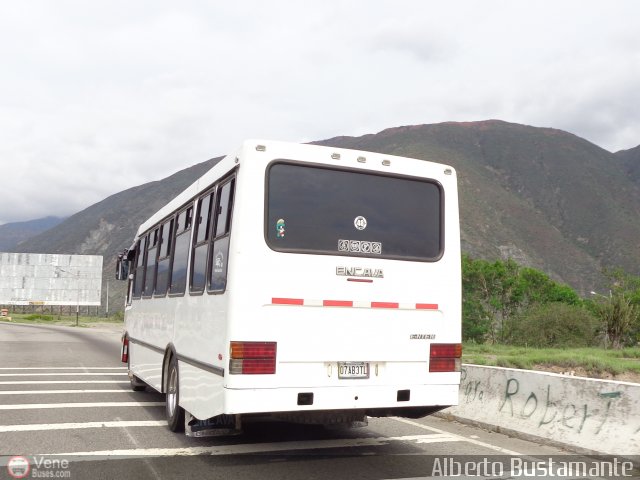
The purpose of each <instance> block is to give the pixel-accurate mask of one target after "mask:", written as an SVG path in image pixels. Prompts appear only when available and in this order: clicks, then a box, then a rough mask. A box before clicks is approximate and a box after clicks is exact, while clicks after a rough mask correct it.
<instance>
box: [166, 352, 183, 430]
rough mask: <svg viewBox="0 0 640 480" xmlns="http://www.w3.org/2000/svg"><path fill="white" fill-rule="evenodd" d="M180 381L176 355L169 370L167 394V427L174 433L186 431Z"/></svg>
mask: <svg viewBox="0 0 640 480" xmlns="http://www.w3.org/2000/svg"><path fill="white" fill-rule="evenodd" d="M179 380H180V377H179V373H178V359H177V358H176V357H175V355H172V356H171V360H169V368H168V370H167V394H166V412H167V425H168V426H169V430H171V431H172V432H182V431H183V430H184V409H183V408H182V407H181V406H180V381H179Z"/></svg>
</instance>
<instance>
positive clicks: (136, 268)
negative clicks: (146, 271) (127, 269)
mask: <svg viewBox="0 0 640 480" xmlns="http://www.w3.org/2000/svg"><path fill="white" fill-rule="evenodd" d="M143 258H144V257H143V252H142V251H141V250H140V240H138V241H137V242H136V258H135V260H134V264H133V270H132V272H131V273H133V288H132V291H131V298H140V295H141V294H142V276H143V270H142V268H141V267H142V259H143Z"/></svg>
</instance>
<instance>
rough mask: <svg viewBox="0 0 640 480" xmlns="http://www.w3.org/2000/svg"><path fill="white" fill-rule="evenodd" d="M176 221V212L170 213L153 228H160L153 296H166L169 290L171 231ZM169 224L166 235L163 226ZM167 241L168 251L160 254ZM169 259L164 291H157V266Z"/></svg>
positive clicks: (171, 267)
mask: <svg viewBox="0 0 640 480" xmlns="http://www.w3.org/2000/svg"><path fill="white" fill-rule="evenodd" d="M176 222H177V216H176V212H174V213H172V214H171V215H169V216H168V217H165V218H164V219H162V221H160V222H158V224H157V225H156V226H155V227H154V228H159V229H160V233H159V235H160V239H159V240H158V259H157V260H156V279H155V281H154V282H153V298H164V297H166V296H167V293H168V292H169V286H170V283H171V272H172V270H173V245H174V241H175V239H174V238H173V232H174V230H175V225H176ZM167 225H168V226H169V232H168V235H166V234H165V232H164V227H165V226H167ZM167 241H168V242H169V251H168V253H167V254H166V255H164V256H160V255H161V254H162V247H163V245H164V244H165V242H167ZM167 259H169V268H168V269H167V284H166V288H165V290H164V292H162V293H158V291H157V289H158V266H159V265H160V262H161V261H164V260H167Z"/></svg>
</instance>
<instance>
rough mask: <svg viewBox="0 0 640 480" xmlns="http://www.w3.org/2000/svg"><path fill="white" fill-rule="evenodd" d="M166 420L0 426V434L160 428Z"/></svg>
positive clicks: (164, 424) (165, 423)
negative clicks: (87, 429)
mask: <svg viewBox="0 0 640 480" xmlns="http://www.w3.org/2000/svg"><path fill="white" fill-rule="evenodd" d="M166 425H167V421H166V420H136V421H119V422H84V423H41V424H32V425H0V433H5V432H42V431H45V430H76V429H83V428H128V427H161V426H166Z"/></svg>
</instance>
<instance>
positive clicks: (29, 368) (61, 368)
mask: <svg viewBox="0 0 640 480" xmlns="http://www.w3.org/2000/svg"><path fill="white" fill-rule="evenodd" d="M126 368H127V367H0V370H126Z"/></svg>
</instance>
